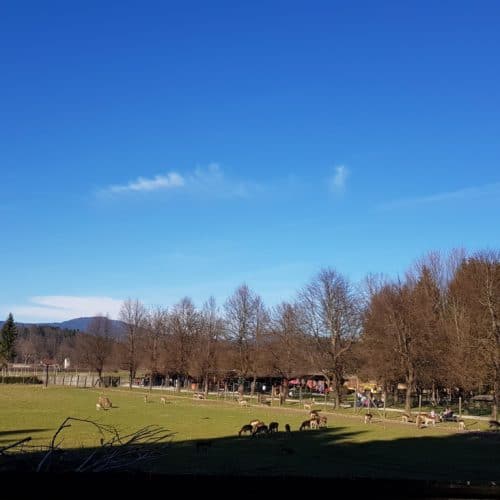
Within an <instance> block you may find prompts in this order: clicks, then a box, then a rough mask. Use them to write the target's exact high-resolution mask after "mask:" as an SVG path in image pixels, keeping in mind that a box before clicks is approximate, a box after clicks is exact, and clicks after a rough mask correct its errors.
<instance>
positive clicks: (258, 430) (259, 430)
mask: <svg viewBox="0 0 500 500" xmlns="http://www.w3.org/2000/svg"><path fill="white" fill-rule="evenodd" d="M268 433H269V429H268V427H267V425H266V424H262V425H258V426H257V427H255V428H254V430H253V432H252V437H255V436H257V435H266V434H268Z"/></svg>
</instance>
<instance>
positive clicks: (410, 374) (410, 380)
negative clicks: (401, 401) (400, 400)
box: [405, 370, 414, 413]
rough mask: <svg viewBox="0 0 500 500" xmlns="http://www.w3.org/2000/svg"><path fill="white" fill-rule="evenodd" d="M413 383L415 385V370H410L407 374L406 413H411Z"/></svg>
mask: <svg viewBox="0 0 500 500" xmlns="http://www.w3.org/2000/svg"><path fill="white" fill-rule="evenodd" d="M413 383H414V377H413V370H409V372H408V373H407V374H406V398H405V411H406V412H407V413H410V411H411V393H412V390H413Z"/></svg>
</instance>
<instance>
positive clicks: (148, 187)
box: [98, 163, 263, 198]
mask: <svg viewBox="0 0 500 500" xmlns="http://www.w3.org/2000/svg"><path fill="white" fill-rule="evenodd" d="M174 188H175V189H177V190H178V191H182V192H185V193H188V194H191V195H195V196H205V197H210V198H249V197H250V196H252V195H253V194H255V193H257V192H261V191H263V188H262V186H260V185H259V184H257V183H255V182H250V181H243V180H238V179H230V178H228V177H227V176H226V175H225V174H224V172H223V171H222V169H221V168H220V166H219V165H218V164H217V163H210V164H209V165H208V166H207V167H197V168H196V169H195V170H194V171H192V172H190V173H189V172H188V173H186V174H185V175H181V174H179V173H177V172H169V173H167V174H165V175H156V176H155V177H153V178H152V179H148V178H145V177H139V178H138V179H137V180H135V181H130V182H129V183H128V184H118V185H112V186H108V187H107V188H105V189H102V190H101V191H99V193H98V194H99V195H122V194H123V195H124V194H127V193H134V192H135V193H138V192H153V191H160V190H162V191H166V190H171V189H174Z"/></svg>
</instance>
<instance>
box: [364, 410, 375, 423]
mask: <svg viewBox="0 0 500 500" xmlns="http://www.w3.org/2000/svg"><path fill="white" fill-rule="evenodd" d="M372 418H373V415H372V414H371V413H367V414H366V415H365V424H370V423H371V421H372Z"/></svg>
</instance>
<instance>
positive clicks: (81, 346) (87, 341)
mask: <svg viewBox="0 0 500 500" xmlns="http://www.w3.org/2000/svg"><path fill="white" fill-rule="evenodd" d="M77 345H78V351H79V354H80V360H81V361H83V362H84V363H85V365H86V366H88V367H90V369H92V370H94V371H95V372H97V381H96V383H97V384H99V385H100V384H101V383H102V371H103V368H104V363H105V362H106V360H107V359H108V358H109V356H110V354H111V345H112V340H111V321H110V320H109V318H108V316H102V315H101V314H99V315H97V316H96V317H94V318H93V319H92V321H91V322H90V324H89V327H88V329H87V334H83V335H82V336H81V338H80V339H79V342H78V344H77Z"/></svg>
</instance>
